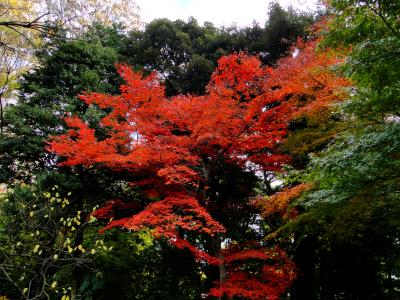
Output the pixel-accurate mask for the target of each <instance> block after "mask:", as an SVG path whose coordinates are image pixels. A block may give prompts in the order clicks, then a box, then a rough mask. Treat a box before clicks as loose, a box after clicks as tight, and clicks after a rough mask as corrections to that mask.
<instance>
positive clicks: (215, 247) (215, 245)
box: [210, 234, 228, 299]
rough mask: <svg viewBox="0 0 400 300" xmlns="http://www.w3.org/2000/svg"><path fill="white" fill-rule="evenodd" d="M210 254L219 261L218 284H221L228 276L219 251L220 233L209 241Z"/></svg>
mask: <svg viewBox="0 0 400 300" xmlns="http://www.w3.org/2000/svg"><path fill="white" fill-rule="evenodd" d="M210 246H211V250H212V254H213V255H214V256H215V257H216V258H218V259H219V260H220V261H221V262H220V263H219V264H218V270H219V284H220V286H222V285H223V284H224V282H225V281H226V279H227V278H228V273H227V271H226V265H225V263H224V256H223V255H222V252H221V239H220V235H219V234H216V235H215V236H214V237H213V238H212V239H211V242H210ZM218 299H222V296H220V297H219V298H218Z"/></svg>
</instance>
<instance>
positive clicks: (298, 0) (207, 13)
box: [136, 0, 318, 27]
mask: <svg viewBox="0 0 400 300" xmlns="http://www.w3.org/2000/svg"><path fill="white" fill-rule="evenodd" d="M270 2H271V0H247V1H244V0H136V3H137V4H138V5H139V7H140V16H141V19H142V21H143V22H145V23H149V22H150V21H152V20H154V19H156V18H168V19H170V20H176V19H181V20H184V21H187V20H188V18H189V17H191V16H193V17H194V18H195V19H196V20H197V21H198V22H199V24H200V25H202V24H203V23H204V22H205V21H209V22H212V23H213V24H214V25H216V26H223V25H224V26H229V25H232V24H237V25H238V26H241V27H244V26H247V25H251V24H252V23H253V21H256V22H258V23H259V24H260V25H261V26H263V25H264V23H265V21H266V19H267V11H268V6H269V3H270ZM278 2H279V3H280V4H281V6H282V7H284V8H287V7H288V6H289V5H292V6H293V7H294V8H297V9H300V10H303V11H315V10H316V7H317V2H318V0H293V1H290V0H280V1H278Z"/></svg>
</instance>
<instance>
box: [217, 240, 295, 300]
mask: <svg viewBox="0 0 400 300" xmlns="http://www.w3.org/2000/svg"><path fill="white" fill-rule="evenodd" d="M242 247H245V248H246V246H242V245H236V246H234V247H232V248H228V249H226V250H224V251H223V253H224V257H225V263H226V266H227V270H228V279H227V280H226V281H225V282H224V283H223V284H218V283H217V284H216V285H217V286H216V287H214V288H212V289H211V291H210V295H211V296H215V297H222V296H226V297H228V298H229V299H231V298H233V297H242V298H245V299H254V300H259V299H279V296H280V295H281V294H283V293H284V292H285V290H286V289H287V288H288V287H289V286H290V285H291V283H292V281H293V280H294V279H295V278H296V272H297V270H296V267H295V265H294V264H293V262H291V261H290V260H289V259H288V257H287V256H286V254H285V253H284V252H283V251H282V250H281V249H279V248H275V249H266V248H262V247H260V246H258V247H257V248H249V249H245V250H241V248H242ZM253 247H254V245H253ZM249 261H250V262H251V264H249ZM246 266H247V268H246ZM246 269H247V270H246ZM249 269H250V270H251V271H249ZM245 270H246V271H245Z"/></svg>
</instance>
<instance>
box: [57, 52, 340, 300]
mask: <svg viewBox="0 0 400 300" xmlns="http://www.w3.org/2000/svg"><path fill="white" fill-rule="evenodd" d="M307 47H308V48H307ZM313 48H314V44H308V45H306V46H304V47H303V49H304V51H302V52H301V53H300V55H299V56H298V57H297V58H295V57H289V58H288V59H286V60H282V61H281V63H280V65H279V66H278V68H277V69H271V68H265V67H263V66H261V63H260V61H259V60H258V59H257V58H256V57H251V56H248V55H246V54H244V53H238V54H233V55H229V56H225V57H222V58H221V59H220V60H219V66H218V68H217V69H216V71H215V72H214V73H213V75H212V78H211V81H210V83H209V85H208V86H207V93H206V95H204V96H194V95H179V96H176V97H173V98H167V97H165V93H164V88H163V86H162V85H161V84H160V83H159V80H158V78H157V76H156V74H151V75H150V76H147V77H145V76H143V75H142V74H141V73H138V72H133V71H132V70H131V69H130V68H129V67H128V66H125V65H120V66H119V67H118V69H119V74H120V75H121V76H122V77H123V79H124V80H125V82H126V83H125V84H124V85H122V86H121V88H120V90H121V94H120V95H117V96H111V95H104V94H98V93H90V94H85V95H83V96H81V99H82V100H83V101H85V102H86V103H87V104H88V105H93V104H95V105H97V106H98V107H100V108H102V109H105V110H106V111H107V112H109V113H108V114H107V115H106V116H105V117H104V118H103V119H102V120H101V123H100V124H99V126H101V127H103V128H104V129H105V130H106V131H107V136H106V137H105V138H103V139H98V138H97V137H96V132H95V130H94V129H92V128H90V127H89V125H88V124H87V123H86V122H84V121H83V120H81V119H79V118H78V117H75V116H70V117H68V118H66V123H67V125H68V126H69V127H70V129H69V130H68V132H67V133H66V134H64V135H61V136H58V137H55V138H54V139H53V140H52V141H51V142H50V145H49V150H50V151H52V152H55V153H57V154H59V155H60V156H62V157H64V158H65V160H64V161H63V162H62V164H63V165H67V166H73V165H83V166H86V167H93V166H98V167H107V168H111V169H113V170H115V171H126V172H129V173H131V174H132V175H133V176H132V177H133V178H135V180H134V181H133V182H132V184H133V185H136V186H138V187H140V189H141V191H142V192H143V194H144V195H147V197H148V198H149V199H150V200H151V201H152V202H151V204H149V205H148V206H147V207H145V208H144V209H143V210H142V211H140V212H139V213H136V214H134V215H132V216H128V217H126V218H122V219H117V220H113V221H111V222H110V223H109V224H108V225H107V226H106V227H105V228H104V229H103V230H107V229H110V228H113V227H125V228H128V229H132V230H140V229H141V228H151V229H152V232H153V234H154V235H155V236H156V237H163V238H166V239H167V240H168V241H169V242H170V243H171V244H173V245H175V246H176V247H178V248H180V249H184V248H186V249H188V250H190V251H191V252H192V253H193V255H194V256H195V258H196V259H198V260H203V261H206V262H208V263H210V264H214V265H218V267H219V272H220V281H219V283H217V285H216V287H215V288H213V289H212V290H211V292H210V295H213V296H217V297H222V295H224V294H225V295H227V296H228V297H233V296H235V295H237V296H242V297H245V298H249V299H264V298H268V299H277V298H278V296H279V295H280V294H281V293H283V292H284V291H285V289H286V288H287V287H288V286H289V285H290V283H291V282H292V280H293V279H294V278H295V272H294V270H295V268H294V266H293V264H292V263H291V262H290V260H289V259H288V258H287V257H286V256H285V255H284V254H283V252H282V251H281V250H279V249H274V250H271V249H265V248H262V247H256V248H254V249H251V248H248V246H246V247H228V248H227V249H221V242H222V241H223V240H224V239H225V238H226V237H227V236H228V234H229V233H227V232H226V228H225V227H224V226H223V224H221V223H220V222H219V221H218V220H215V219H214V218H213V217H212V215H213V210H215V207H216V205H215V203H213V201H215V200H214V199H213V198H212V197H210V193H209V188H210V187H209V182H210V176H211V175H210V174H212V173H213V172H214V171H215V169H216V168H217V165H218V164H219V163H220V162H221V161H223V162H224V163H225V164H228V165H234V166H236V167H238V168H241V169H243V170H247V169H249V165H251V166H252V168H251V169H252V170H253V171H254V172H257V171H279V170H281V168H282V166H283V165H284V164H286V163H288V162H289V161H290V158H289V157H288V156H286V155H283V154H281V153H280V151H279V146H280V144H281V143H282V141H283V140H284V139H285V136H286V134H287V126H288V121H289V120H290V119H291V118H292V117H293V116H294V115H295V114H296V113H299V111H300V110H306V109H307V107H310V106H312V105H314V102H315V101H318V100H321V99H322V98H323V99H324V101H325V100H327V97H328V98H329V97H330V98H329V99H330V100H329V101H328V102H330V101H332V99H333V98H334V97H335V96H334V95H333V96H332V94H333V90H334V88H333V87H332V86H333V84H332V86H331V85H330V83H331V81H329V80H328V79H327V78H325V77H324V78H321V77H320V76H319V73H315V71H314V69H315V66H316V65H318V66H321V65H323V64H322V63H324V64H325V65H323V67H326V66H327V65H329V64H332V63H333V60H330V58H329V57H325V58H324V57H322V58H319V60H317V58H316V57H317V56H316V54H315V51H314V50H315V49H313ZM310 49H312V51H311V50H310ZM312 53H314V54H312ZM312 55H314V56H313V57H312ZM303 56H306V57H305V58H304V57H303ZM291 72H293V74H292V76H291ZM307 72H308V73H307ZM301 76H303V77H301ZM306 76H308V78H311V79H312V80H310V82H307V83H306V84H305V83H304V82H303V83H302V84H299V82H301V81H302V80H305V77H306ZM295 77H297V78H295ZM296 81H297V86H296ZM321 81H323V82H322V83H329V84H327V85H326V86H325V87H322V88H319V89H315V90H318V93H316V92H315V90H314V92H313V97H308V98H307V101H306V103H299V101H298V99H297V98H296V97H293V95H294V94H296V93H297V94H300V93H311V92H312V91H313V87H312V86H310V85H314V86H315V85H321V84H322V83H321ZM320 102H321V101H320ZM325 102H327V101H325ZM325 102H324V103H325ZM215 192H216V193H218V191H215ZM113 204H118V207H119V208H121V207H122V208H123V207H124V204H123V203H121V202H118V201H114V202H112V203H109V204H108V205H107V206H106V207H105V208H102V210H101V211H98V212H96V214H97V216H99V217H101V216H106V217H107V218H108V217H110V214H111V213H110V212H112V210H113ZM127 208H132V207H131V206H129V205H128V206H127ZM190 234H194V235H197V236H208V239H209V241H210V245H212V246H211V247H208V248H207V247H202V248H199V247H196V245H194V244H192V243H190V242H189V240H188V239H187V238H186V237H187V236H188V235H190ZM199 240H200V239H199ZM203 240H204V239H203ZM248 260H257V261H259V262H262V264H261V265H260V269H259V270H258V271H254V272H253V273H252V274H253V275H250V273H246V272H245V271H243V268H241V267H240V266H239V265H240V264H243V263H245V261H248ZM254 274H255V275H254Z"/></svg>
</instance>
